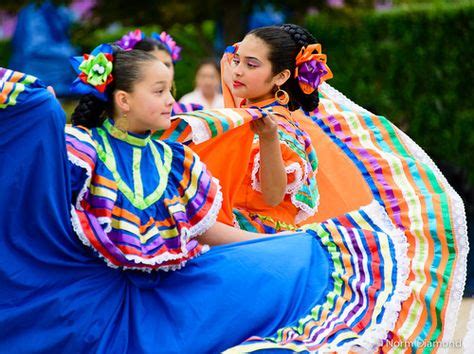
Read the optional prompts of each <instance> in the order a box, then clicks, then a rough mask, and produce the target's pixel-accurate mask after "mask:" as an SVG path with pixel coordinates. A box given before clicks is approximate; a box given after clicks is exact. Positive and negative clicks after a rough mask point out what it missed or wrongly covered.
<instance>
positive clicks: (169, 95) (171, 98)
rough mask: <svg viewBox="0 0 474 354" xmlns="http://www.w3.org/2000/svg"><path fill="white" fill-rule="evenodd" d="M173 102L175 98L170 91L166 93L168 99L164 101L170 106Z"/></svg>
mask: <svg viewBox="0 0 474 354" xmlns="http://www.w3.org/2000/svg"><path fill="white" fill-rule="evenodd" d="M174 102H175V99H174V97H173V95H172V94H171V92H170V93H169V94H168V100H167V101H166V104H167V106H172V105H173V103H174Z"/></svg>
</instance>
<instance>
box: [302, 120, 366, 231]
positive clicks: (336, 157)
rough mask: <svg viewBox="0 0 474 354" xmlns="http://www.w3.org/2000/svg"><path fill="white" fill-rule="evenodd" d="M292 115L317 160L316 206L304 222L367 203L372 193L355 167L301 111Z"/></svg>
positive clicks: (318, 219)
mask: <svg viewBox="0 0 474 354" xmlns="http://www.w3.org/2000/svg"><path fill="white" fill-rule="evenodd" d="M293 118H294V119H295V120H296V121H297V122H298V124H299V125H300V127H301V129H303V130H304V131H306V132H307V133H308V134H309V135H310V136H311V142H312V144H313V146H314V149H315V150H316V154H317V155H318V161H319V167H318V172H317V173H316V180H317V182H318V188H319V193H320V202H319V208H318V211H317V212H316V214H315V215H314V216H312V217H310V218H308V219H306V220H305V221H304V224H309V223H313V222H320V221H324V220H326V219H329V218H331V217H335V216H338V215H342V214H344V213H347V212H349V211H352V210H355V209H358V208H360V207H361V206H362V205H367V204H369V203H370V202H371V201H372V199H373V196H372V192H371V191H370V188H369V186H368V185H367V183H366V182H365V180H364V177H363V176H362V174H361V172H360V171H359V169H358V168H357V166H356V165H355V164H354V163H353V162H352V161H351V160H350V159H349V157H348V156H347V155H346V154H344V152H343V151H342V150H341V149H340V148H339V147H338V146H337V145H336V144H334V143H333V142H332V141H331V138H330V137H329V136H327V135H326V134H325V133H324V132H323V131H322V129H321V128H320V127H319V126H318V125H317V124H315V123H314V122H313V121H312V120H311V119H310V118H308V117H306V116H305V115H304V113H303V112H294V113H293Z"/></svg>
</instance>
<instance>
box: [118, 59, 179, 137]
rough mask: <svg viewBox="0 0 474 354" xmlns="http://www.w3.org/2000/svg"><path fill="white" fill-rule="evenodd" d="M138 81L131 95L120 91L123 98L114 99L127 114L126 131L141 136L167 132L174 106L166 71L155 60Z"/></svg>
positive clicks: (148, 65)
mask: <svg viewBox="0 0 474 354" xmlns="http://www.w3.org/2000/svg"><path fill="white" fill-rule="evenodd" d="M141 77H142V79H141V80H140V81H139V82H137V83H135V85H134V87H133V91H132V92H124V91H121V92H122V93H123V96H119V97H118V98H117V99H118V100H119V101H120V100H122V101H123V102H125V104H126V105H125V106H123V107H122V112H124V113H126V114H127V118H128V121H129V131H131V132H135V133H143V132H146V131H148V130H162V129H167V128H169V127H170V117H171V107H172V106H173V103H174V98H173V96H172V95H171V92H170V89H171V80H172V79H171V73H170V71H169V70H168V69H167V68H166V66H165V65H164V64H163V63H162V62H160V61H158V60H155V61H153V62H151V63H150V64H148V63H147V64H146V65H143V67H142V72H141ZM124 108H125V109H124Z"/></svg>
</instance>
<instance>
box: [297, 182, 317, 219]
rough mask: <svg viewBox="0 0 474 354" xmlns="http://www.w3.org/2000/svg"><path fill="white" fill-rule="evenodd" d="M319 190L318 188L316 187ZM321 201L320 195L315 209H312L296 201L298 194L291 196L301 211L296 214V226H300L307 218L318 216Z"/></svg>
mask: <svg viewBox="0 0 474 354" xmlns="http://www.w3.org/2000/svg"><path fill="white" fill-rule="evenodd" d="M316 188H317V187H316ZM319 201H320V196H319V193H318V196H317V197H316V201H315V204H314V207H313V208H311V207H310V206H308V205H307V204H304V203H301V202H300V201H298V200H296V194H294V195H292V196H291V202H292V203H293V205H294V206H295V207H297V208H298V209H299V211H298V213H297V214H296V217H295V224H299V223H301V222H303V221H305V220H306V219H307V218H309V217H311V216H313V215H314V214H316V212H317V211H318V208H319Z"/></svg>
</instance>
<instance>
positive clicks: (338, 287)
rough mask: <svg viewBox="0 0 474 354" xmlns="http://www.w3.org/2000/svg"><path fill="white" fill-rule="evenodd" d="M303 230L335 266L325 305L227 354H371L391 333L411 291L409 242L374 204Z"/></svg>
mask: <svg viewBox="0 0 474 354" xmlns="http://www.w3.org/2000/svg"><path fill="white" fill-rule="evenodd" d="M304 229H305V231H306V232H308V233H310V234H313V235H314V236H315V237H317V238H319V239H320V240H321V242H322V244H323V245H325V246H326V247H327V249H328V253H329V257H330V258H331V260H332V263H333V269H332V273H331V276H332V280H333V282H332V285H331V287H330V288H329V289H327V295H326V298H325V301H324V302H322V303H319V304H316V305H315V306H314V307H313V308H311V309H309V310H308V315H307V316H306V317H304V318H301V319H300V320H299V321H297V323H294V324H293V325H291V326H288V327H284V328H280V329H278V331H277V332H276V333H275V334H274V335H272V336H269V337H265V338H262V337H251V338H249V339H248V340H247V341H246V342H244V343H242V344H240V345H238V346H236V347H233V348H230V349H228V350H226V351H225V353H228V354H230V353H244V352H245V353H250V352H257V351H264V350H269V349H286V350H291V351H293V352H305V353H306V352H311V353H315V352H320V353H328V352H333V351H334V352H344V351H348V350H356V349H357V348H358V349H360V350H362V351H363V352H374V351H376V350H377V348H378V347H380V346H381V345H382V344H383V343H384V341H385V340H386V338H387V336H388V333H389V330H390V329H392V328H393V325H394V322H395V321H396V319H397V315H398V311H399V309H400V304H401V302H402V301H404V300H406V299H407V297H408V295H409V292H410V289H409V288H408V287H407V286H406V285H405V283H406V280H407V276H408V270H409V268H408V267H409V266H408V257H407V251H408V250H407V248H408V245H407V242H406V238H405V236H404V235H403V233H402V232H401V231H400V230H398V229H397V228H395V227H394V226H393V224H392V223H391V222H390V220H389V219H388V216H387V214H386V213H385V211H384V209H383V208H382V207H381V206H380V205H379V204H378V203H377V202H376V201H374V202H372V203H371V204H369V205H367V206H365V207H362V208H361V209H359V210H357V211H354V212H350V213H347V214H345V215H342V216H340V217H337V218H333V219H330V220H327V221H325V222H323V223H318V224H313V225H307V226H305V227H304Z"/></svg>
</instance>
